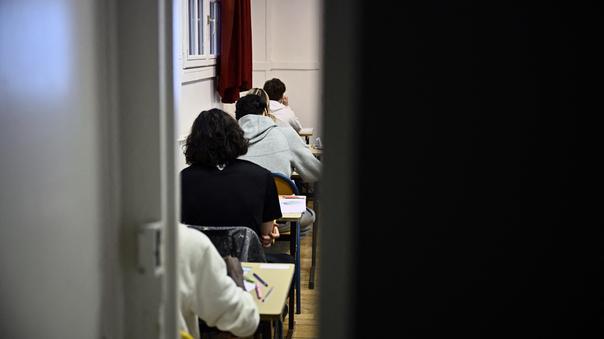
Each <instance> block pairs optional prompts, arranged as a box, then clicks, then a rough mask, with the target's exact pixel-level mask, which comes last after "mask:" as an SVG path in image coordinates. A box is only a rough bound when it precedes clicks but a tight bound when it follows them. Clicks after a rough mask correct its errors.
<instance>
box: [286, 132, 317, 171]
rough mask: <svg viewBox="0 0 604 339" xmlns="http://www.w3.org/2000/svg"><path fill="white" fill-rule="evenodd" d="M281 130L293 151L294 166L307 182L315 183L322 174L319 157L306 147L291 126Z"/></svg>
mask: <svg viewBox="0 0 604 339" xmlns="http://www.w3.org/2000/svg"><path fill="white" fill-rule="evenodd" d="M281 131H282V132H283V135H285V138H286V139H287V143H288V144H289V149H290V152H291V153H292V166H293V167H294V169H295V170H296V172H298V173H299V174H300V176H301V177H302V179H303V180H304V181H305V182H308V183H313V182H315V181H318V180H319V176H320V175H321V161H319V159H317V158H316V157H315V156H314V155H313V154H312V152H311V151H310V149H308V148H307V147H306V145H305V144H304V142H303V141H302V139H300V136H299V135H298V133H296V132H295V131H294V130H293V129H291V128H282V129H281Z"/></svg>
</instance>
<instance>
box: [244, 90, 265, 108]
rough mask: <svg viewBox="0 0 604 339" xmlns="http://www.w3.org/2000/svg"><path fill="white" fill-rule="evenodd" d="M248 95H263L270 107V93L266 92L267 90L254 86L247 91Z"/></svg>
mask: <svg viewBox="0 0 604 339" xmlns="http://www.w3.org/2000/svg"><path fill="white" fill-rule="evenodd" d="M247 95H257V96H260V97H263V98H264V100H265V101H266V108H267V109H268V101H269V100H270V98H269V97H268V94H266V91H264V90H263V89H262V88H257V87H254V88H252V89H250V90H249V91H248V92H247Z"/></svg>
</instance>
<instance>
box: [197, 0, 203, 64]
mask: <svg viewBox="0 0 604 339" xmlns="http://www.w3.org/2000/svg"><path fill="white" fill-rule="evenodd" d="M197 12H198V14H199V15H198V17H197V39H198V40H197V47H198V50H197V54H203V52H204V51H203V37H204V26H205V17H204V15H203V0H197Z"/></svg>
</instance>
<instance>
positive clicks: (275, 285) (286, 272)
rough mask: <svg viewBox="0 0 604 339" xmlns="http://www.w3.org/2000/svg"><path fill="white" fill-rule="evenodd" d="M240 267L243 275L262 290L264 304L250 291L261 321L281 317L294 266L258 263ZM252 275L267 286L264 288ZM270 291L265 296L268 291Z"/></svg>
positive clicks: (242, 264) (246, 263) (244, 263)
mask: <svg viewBox="0 0 604 339" xmlns="http://www.w3.org/2000/svg"><path fill="white" fill-rule="evenodd" d="M241 266H242V267H243V270H244V275H245V276H246V277H249V278H251V279H253V280H254V281H256V283H257V284H259V285H260V287H261V289H262V296H263V297H264V298H265V299H264V302H263V301H262V300H260V299H258V297H257V296H256V291H255V290H251V291H249V293H251V294H252V297H253V298H254V301H255V302H256V306H258V312H259V313H260V318H262V319H274V318H279V317H280V316H281V312H282V311H283V306H284V305H285V301H286V300H287V295H288V294H289V288H290V287H291V283H292V279H293V277H294V264H268V263H258V262H242V263H241ZM252 273H256V274H257V275H259V276H260V278H261V279H262V280H264V281H265V282H266V283H267V284H268V286H264V285H262V284H260V283H259V282H258V279H256V278H255V277H254V276H253V275H252ZM271 288H272V291H271V292H270V294H269V295H268V297H267V296H266V295H267V293H268V291H269V290H270V289H271Z"/></svg>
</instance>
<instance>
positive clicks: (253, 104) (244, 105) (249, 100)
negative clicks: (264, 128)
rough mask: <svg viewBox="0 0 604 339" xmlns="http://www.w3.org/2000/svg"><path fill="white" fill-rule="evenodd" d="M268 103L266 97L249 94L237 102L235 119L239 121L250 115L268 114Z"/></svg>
mask: <svg viewBox="0 0 604 339" xmlns="http://www.w3.org/2000/svg"><path fill="white" fill-rule="evenodd" d="M267 108H268V103H267V102H266V99H265V98H264V97H261V96H259V95H256V94H248V95H246V96H244V97H243V98H241V99H239V100H237V103H236V104H235V118H237V120H239V119H241V118H243V117H244V116H246V115H248V114H256V115H263V114H265V113H266V111H267Z"/></svg>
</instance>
